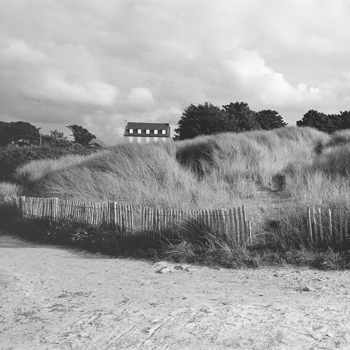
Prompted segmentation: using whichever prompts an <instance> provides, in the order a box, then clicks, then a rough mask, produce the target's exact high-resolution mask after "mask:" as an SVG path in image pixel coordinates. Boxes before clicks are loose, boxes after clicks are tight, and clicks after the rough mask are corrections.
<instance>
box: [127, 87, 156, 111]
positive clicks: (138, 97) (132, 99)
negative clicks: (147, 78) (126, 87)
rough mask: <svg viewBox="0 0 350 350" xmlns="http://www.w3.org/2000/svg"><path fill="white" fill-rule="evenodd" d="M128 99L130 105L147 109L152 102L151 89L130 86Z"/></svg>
mask: <svg viewBox="0 0 350 350" xmlns="http://www.w3.org/2000/svg"><path fill="white" fill-rule="evenodd" d="M128 101H129V103H130V105H131V106H133V107H138V108H141V109H148V108H149V107H150V106H152V105H153V104H154V99H153V95H152V91H150V90H149V89H147V88H145V87H136V88H132V89H131V92H130V93H129V94H128Z"/></svg>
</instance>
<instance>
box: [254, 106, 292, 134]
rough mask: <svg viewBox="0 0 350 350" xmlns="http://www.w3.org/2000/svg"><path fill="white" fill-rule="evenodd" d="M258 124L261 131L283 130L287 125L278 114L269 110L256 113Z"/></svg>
mask: <svg viewBox="0 0 350 350" xmlns="http://www.w3.org/2000/svg"><path fill="white" fill-rule="evenodd" d="M258 122H259V125H260V128H261V129H262V130H272V129H277V128H283V127H285V126H287V125H288V124H287V123H286V122H285V121H284V120H283V118H282V117H281V116H280V115H279V113H278V112H276V111H272V110H271V109H266V110H263V111H260V112H258Z"/></svg>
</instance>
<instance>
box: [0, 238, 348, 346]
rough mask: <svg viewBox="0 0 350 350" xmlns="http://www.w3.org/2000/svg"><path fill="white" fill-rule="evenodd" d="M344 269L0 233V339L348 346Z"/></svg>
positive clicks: (10, 342) (20, 342)
mask: <svg viewBox="0 0 350 350" xmlns="http://www.w3.org/2000/svg"><path fill="white" fill-rule="evenodd" d="M349 293H350V272H348V271H336V272H334V271H328V272H322V271H316V270H311V269H297V268H291V267H283V268H261V269H256V270H226V269H220V270H218V269H210V268H207V267H196V266H188V265H176V264H169V263H166V262H159V263H155V264H154V263H151V262H147V261H141V260H133V259H122V258H110V257H108V256H104V255H101V254H92V253H87V252H84V251H77V250H74V249H68V248H62V247H55V246H49V245H38V244H33V243H28V242H25V241H21V240H19V239H17V238H14V237H11V236H9V235H6V234H4V233H2V234H0V349H2V350H5V349H21V350H23V349H36V350H37V349H94V350H95V349H97V350H100V349H118V350H119V349H164V350H165V349H169V350H170V349H264V350H266V349H294V350H295V349H350V294H349Z"/></svg>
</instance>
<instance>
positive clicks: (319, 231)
mask: <svg viewBox="0 0 350 350" xmlns="http://www.w3.org/2000/svg"><path fill="white" fill-rule="evenodd" d="M318 234H319V243H320V244H322V243H323V227H322V212H321V208H320V207H318Z"/></svg>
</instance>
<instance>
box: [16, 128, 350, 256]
mask: <svg viewBox="0 0 350 350" xmlns="http://www.w3.org/2000/svg"><path fill="white" fill-rule="evenodd" d="M349 172H350V131H347V130H345V131H342V132H338V133H335V134H334V135H331V136H330V135H328V134H325V133H322V132H320V131H317V130H315V129H312V128H297V127H286V128H281V129H276V130H271V131H253V132H247V133H242V134H234V133H224V134H218V135H211V136H202V137H198V138H195V139H193V140H187V141H181V142H169V143H167V144H163V143H161V144H146V145H145V144H142V145H140V144H130V143H121V144H119V145H118V146H115V147H111V148H109V149H107V150H105V151H102V152H98V153H95V154H92V155H89V156H85V157H84V156H66V157H62V158H61V159H59V160H57V161H53V160H41V161H33V162H31V163H29V164H26V165H24V166H23V167H21V168H19V169H17V172H16V175H15V178H16V180H17V182H18V184H20V185H21V188H22V193H23V194H24V195H27V196H38V197H60V198H69V199H75V200H80V201H95V202H99V201H107V200H110V201H119V202H122V203H126V204H133V205H141V204H142V205H146V206H150V207H156V206H158V207H164V208H181V209H189V208H200V209H204V208H207V209H212V208H232V207H238V206H241V205H245V207H246V208H247V213H248V216H249V219H250V220H251V221H252V222H253V229H254V234H256V235H265V236H266V237H268V240H267V242H268V244H270V246H271V248H272V249H277V248H278V249H279V250H281V251H284V252H286V251H288V250H291V249H310V247H308V246H307V244H306V240H305V236H306V232H305V230H304V231H303V229H302V227H303V222H304V221H305V220H306V207H307V206H327V207H332V208H342V209H344V210H348V211H349V210H350V182H349V176H348V175H349ZM276 221H277V222H279V223H280V224H279V225H277V226H276ZM304 226H305V225H304ZM265 241H266V240H265ZM179 244H180V245H181V242H180V243H179ZM216 246H217V245H216ZM179 247H180V246H179V245H178V246H177V248H176V247H175V248H174V247H173V251H176V250H177V249H178V248H179ZM187 248H188V247H187ZM187 248H186V249H187ZM184 249H185V248H184ZM186 249H185V250H186ZM220 249H221V248H220ZM225 249H226V248H225ZM180 250H181V249H180ZM221 250H222V249H221ZM233 255H234V254H233Z"/></svg>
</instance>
